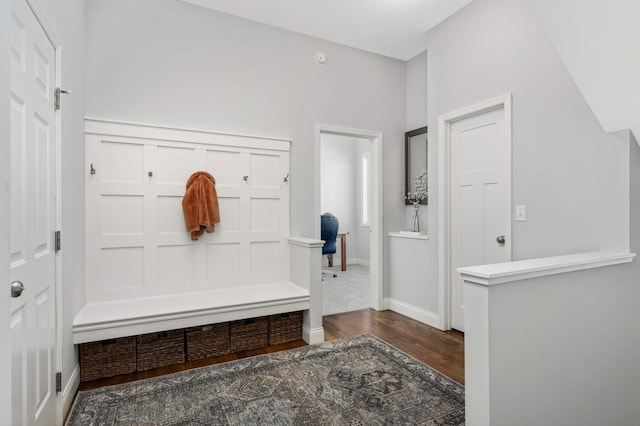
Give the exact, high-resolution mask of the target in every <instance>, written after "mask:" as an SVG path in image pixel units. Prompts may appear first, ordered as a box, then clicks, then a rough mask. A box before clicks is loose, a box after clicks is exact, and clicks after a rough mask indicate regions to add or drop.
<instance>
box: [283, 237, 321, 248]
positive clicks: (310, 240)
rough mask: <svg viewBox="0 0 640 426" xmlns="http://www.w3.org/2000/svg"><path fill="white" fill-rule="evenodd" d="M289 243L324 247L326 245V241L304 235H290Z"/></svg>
mask: <svg viewBox="0 0 640 426" xmlns="http://www.w3.org/2000/svg"><path fill="white" fill-rule="evenodd" d="M289 243H291V244H294V245H296V246H302V247H309V248H314V247H322V246H324V241H322V240H316V239H315V238H304V237H290V238H289Z"/></svg>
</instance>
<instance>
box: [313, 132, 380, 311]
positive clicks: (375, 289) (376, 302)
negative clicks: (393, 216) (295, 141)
mask: <svg viewBox="0 0 640 426" xmlns="http://www.w3.org/2000/svg"><path fill="white" fill-rule="evenodd" d="M322 134H331V135H342V136H349V137H354V138H362V139H368V140H369V148H370V155H371V157H370V158H371V162H370V165H371V212H370V217H369V224H370V227H371V245H370V247H371V248H370V256H369V258H370V262H371V265H372V266H371V267H370V273H371V275H370V282H371V305H370V306H371V308H373V309H375V310H377V311H380V310H383V309H384V291H383V277H384V270H383V264H384V262H383V243H384V240H383V220H382V203H383V193H382V182H383V176H382V175H383V172H382V171H383V167H382V132H378V131H372V130H363V129H352V128H348V127H340V126H333V125H330V124H316V138H315V139H316V186H315V191H316V206H315V211H316V219H315V221H316V223H315V229H316V238H319V237H320V215H321V214H322V212H321V209H320V204H321V203H320V195H321V176H320V169H321V168H320V160H321V158H320V157H321V152H320V151H321V150H320V140H321V137H322Z"/></svg>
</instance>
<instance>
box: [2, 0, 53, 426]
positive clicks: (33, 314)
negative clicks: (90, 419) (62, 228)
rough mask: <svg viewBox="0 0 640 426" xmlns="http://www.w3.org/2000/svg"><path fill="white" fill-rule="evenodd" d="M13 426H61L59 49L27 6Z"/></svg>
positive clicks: (14, 273)
mask: <svg viewBox="0 0 640 426" xmlns="http://www.w3.org/2000/svg"><path fill="white" fill-rule="evenodd" d="M11 15H12V16H11V95H10V105H11V213H10V214H11V216H10V217H11V259H10V262H11V263H10V267H11V281H12V282H16V281H19V282H21V283H22V284H23V285H24V291H23V292H22V294H21V295H19V296H18V295H14V294H12V296H15V297H12V299H11V322H10V323H11V371H12V373H11V387H12V402H11V403H12V425H29V426H30V425H51V424H55V423H56V420H55V418H56V402H55V399H56V398H55V395H56V393H55V365H56V363H55V355H56V351H55V345H56V334H55V330H56V329H55V307H56V304H55V295H56V291H55V276H56V274H55V267H56V266H55V264H56V262H55V257H56V254H55V247H54V232H55V229H54V228H55V202H56V200H55V191H56V178H55V176H56V117H55V110H54V91H55V87H54V82H55V69H56V67H55V50H54V48H53V46H52V44H51V42H50V41H49V39H48V38H47V36H46V34H45V32H44V30H43V29H42V27H41V26H40V24H39V22H38V20H37V19H36V17H35V15H34V14H33V12H32V11H31V9H30V7H29V5H28V4H27V3H26V1H25V0H14V1H13V2H12V14H11Z"/></svg>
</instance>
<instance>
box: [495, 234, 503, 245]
mask: <svg viewBox="0 0 640 426" xmlns="http://www.w3.org/2000/svg"><path fill="white" fill-rule="evenodd" d="M496 241H497V242H498V244H504V242H505V239H504V235H500V236H499V237H498V238H496Z"/></svg>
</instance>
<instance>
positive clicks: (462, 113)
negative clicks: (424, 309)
mask: <svg viewBox="0 0 640 426" xmlns="http://www.w3.org/2000/svg"><path fill="white" fill-rule="evenodd" d="M499 108H503V109H504V119H505V127H506V129H505V130H506V132H505V133H506V137H507V149H506V155H507V159H506V174H507V176H508V179H507V181H506V182H505V184H506V193H507V203H506V204H507V206H508V209H507V212H506V216H505V217H506V221H507V223H508V226H507V229H506V235H505V236H506V239H507V244H505V250H506V251H507V258H508V260H509V261H511V247H512V244H511V242H512V241H511V240H512V238H511V235H512V232H511V179H512V173H511V168H512V167H511V144H512V133H511V132H512V130H511V93H506V94H504V95H500V96H497V97H495V98H492V99H488V100H486V101H483V102H479V103H477V104H474V105H471V106H467V107H464V108H461V109H458V110H456V111H452V112H449V113H446V114H442V115H440V116H439V117H438V193H439V194H441V196H440V200H439V202H438V235H439V236H440V238H438V253H439V256H438V310H439V312H440V324H439V328H440V329H441V330H450V329H451V311H452V309H451V299H452V296H451V291H452V283H453V277H454V273H455V272H454V271H452V270H451V268H452V229H453V228H452V226H453V221H452V218H453V214H454V212H453V211H452V206H451V201H452V192H451V191H452V188H451V180H452V176H451V173H452V157H451V125H452V124H453V123H455V122H456V121H460V120H464V119H466V118H469V117H473V116H475V115H479V114H483V113H485V112H488V111H491V110H494V109H499Z"/></svg>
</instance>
